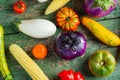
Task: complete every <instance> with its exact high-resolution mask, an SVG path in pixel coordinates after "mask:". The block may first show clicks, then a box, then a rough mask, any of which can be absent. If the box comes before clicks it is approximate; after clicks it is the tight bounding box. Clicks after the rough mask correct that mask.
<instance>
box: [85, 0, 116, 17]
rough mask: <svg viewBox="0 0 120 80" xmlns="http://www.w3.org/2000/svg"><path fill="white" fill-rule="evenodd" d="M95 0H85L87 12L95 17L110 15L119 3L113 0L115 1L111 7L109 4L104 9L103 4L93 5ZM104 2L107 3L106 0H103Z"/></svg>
mask: <svg viewBox="0 0 120 80" xmlns="http://www.w3.org/2000/svg"><path fill="white" fill-rule="evenodd" d="M95 1H97V0H84V9H85V12H86V13H87V14H88V15H89V16H91V17H94V18H99V17H104V16H106V15H108V14H109V13H111V12H112V11H113V10H114V8H115V5H116V3H117V0H113V3H112V4H111V5H110V6H109V7H108V6H107V9H106V10H104V9H103V6H94V7H93V5H94V3H95ZM98 2H99V1H98ZM103 4H104V5H105V4H106V3H104V1H103Z"/></svg>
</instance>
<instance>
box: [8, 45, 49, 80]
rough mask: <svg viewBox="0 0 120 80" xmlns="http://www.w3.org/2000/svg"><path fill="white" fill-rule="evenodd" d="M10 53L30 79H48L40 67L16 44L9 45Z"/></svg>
mask: <svg viewBox="0 0 120 80" xmlns="http://www.w3.org/2000/svg"><path fill="white" fill-rule="evenodd" d="M9 50H10V52H11V54H12V55H13V56H14V57H15V59H16V60H17V61H18V62H19V63H20V65H21V66H22V67H23V68H24V69H25V70H26V72H27V73H28V74H29V75H30V76H31V78H32V80H49V79H48V78H47V76H46V75H45V74H44V72H43V71H42V70H41V68H40V67H39V66H38V65H37V64H36V63H35V62H34V61H33V60H32V59H31V58H30V57H29V56H28V55H27V53H25V51H24V50H23V49H22V48H21V47H19V46H18V45H17V44H12V45H10V46H9Z"/></svg>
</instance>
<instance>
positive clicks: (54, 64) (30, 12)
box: [0, 0, 120, 80]
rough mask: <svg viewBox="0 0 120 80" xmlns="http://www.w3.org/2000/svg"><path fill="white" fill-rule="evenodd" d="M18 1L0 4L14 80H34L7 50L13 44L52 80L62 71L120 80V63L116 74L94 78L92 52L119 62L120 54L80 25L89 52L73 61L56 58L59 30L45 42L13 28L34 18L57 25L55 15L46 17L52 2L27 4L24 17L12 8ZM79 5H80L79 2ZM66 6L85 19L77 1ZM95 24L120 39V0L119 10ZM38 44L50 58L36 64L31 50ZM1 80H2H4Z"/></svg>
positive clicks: (87, 77) (3, 0) (88, 78)
mask: <svg viewBox="0 0 120 80" xmlns="http://www.w3.org/2000/svg"><path fill="white" fill-rule="evenodd" d="M16 1H17V0H0V24H1V25H2V26H4V30H5V37H4V41H5V52H6V59H7V62H8V67H9V69H10V71H11V73H12V75H13V77H14V80H31V78H30V76H29V75H28V74H27V73H26V72H25V70H24V69H23V68H22V67H21V66H20V64H19V63H18V62H17V61H16V60H15V58H14V57H13V56H12V55H11V54H10V51H9V49H8V48H9V46H10V45H11V44H12V43H16V44H18V45H19V46H21V47H22V48H23V49H24V50H25V51H26V52H27V53H28V55H29V56H30V57H31V58H32V59H33V60H34V61H35V62H36V63H37V64H38V65H39V66H40V67H41V69H42V70H43V71H44V72H45V74H46V75H47V76H48V77H49V79H50V80H58V77H57V73H58V72H60V71H61V70H63V69H71V68H72V69H74V70H75V71H80V72H81V73H82V74H83V75H84V76H85V80H120V62H119V61H118V62H117V65H116V69H115V71H114V72H113V74H112V75H110V76H108V77H104V78H98V77H95V76H93V75H92V74H91V72H90V71H89V69H88V58H89V57H90V55H91V54H92V53H93V52H95V51H96V50H100V49H104V50H108V51H110V52H111V53H112V54H113V55H114V56H115V58H118V57H117V56H118V54H120V47H119V46H118V47H110V46H107V45H105V44H103V43H102V42H101V41H99V40H98V39H96V38H95V37H94V36H93V34H91V32H90V31H89V30H87V29H86V28H85V27H83V25H82V24H81V25H80V26H79V29H78V31H80V32H81V33H83V34H84V35H85V36H86V38H87V50H86V54H85V56H84V57H79V58H76V59H74V60H70V61H69V60H64V59H61V58H60V57H58V56H57V54H56V53H55V51H54V48H53V44H54V40H55V38H56V36H57V34H58V33H59V32H60V31H61V30H60V29H58V30H57V32H56V34H55V35H54V36H52V37H49V38H45V39H35V38H31V37H29V36H26V35H25V34H23V33H21V32H19V31H18V30H17V29H16V28H15V25H14V24H13V23H14V22H15V21H17V20H23V19H34V18H43V19H48V20H50V21H52V22H54V23H55V24H56V22H55V16H54V15H55V14H56V12H54V13H52V14H50V15H48V16H45V15H44V11H45V9H46V7H47V6H48V4H49V3H50V0H48V1H47V2H45V3H38V2H37V1H36V0H24V2H25V3H26V4H27V10H26V12H25V13H23V14H16V13H14V12H13V10H12V5H13V4H14V3H15V2H16ZM78 2H81V1H80V0H79V1H78ZM65 6H69V7H72V8H74V9H75V10H76V11H77V12H78V14H79V16H83V14H84V12H83V10H82V9H81V6H80V3H76V1H74V0H71V2H70V3H68V4H67V5H65ZM94 19H95V18H94ZM95 20H97V21H98V22H99V23H101V24H103V25H104V26H105V27H106V28H108V29H109V30H111V31H113V32H114V33H116V34H117V35H118V36H120V0H118V3H117V6H116V8H115V10H114V11H113V12H112V13H111V14H109V15H108V16H105V17H102V18H99V19H95ZM33 27H34V26H33ZM37 43H43V44H45V45H46V46H47V47H48V55H47V57H46V58H45V59H42V60H37V59H35V58H34V57H33V56H32V55H31V49H32V47H33V46H34V45H35V44H37ZM0 80H2V78H1V79H0Z"/></svg>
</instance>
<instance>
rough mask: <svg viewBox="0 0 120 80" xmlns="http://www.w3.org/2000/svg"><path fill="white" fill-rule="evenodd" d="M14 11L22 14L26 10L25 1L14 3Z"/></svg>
mask: <svg viewBox="0 0 120 80" xmlns="http://www.w3.org/2000/svg"><path fill="white" fill-rule="evenodd" d="M13 10H14V12H16V13H18V14H21V13H23V12H25V10H26V4H25V3H24V2H23V1H18V2H16V3H15V4H14V5H13Z"/></svg>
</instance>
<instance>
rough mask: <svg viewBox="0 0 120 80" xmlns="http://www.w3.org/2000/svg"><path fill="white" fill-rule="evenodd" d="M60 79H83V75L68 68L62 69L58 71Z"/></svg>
mask: <svg viewBox="0 0 120 80" xmlns="http://www.w3.org/2000/svg"><path fill="white" fill-rule="evenodd" d="M58 76H59V78H60V80H84V76H83V75H82V74H81V73H80V72H74V71H73V70H72V69H70V70H62V71H61V72H60V73H58Z"/></svg>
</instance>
